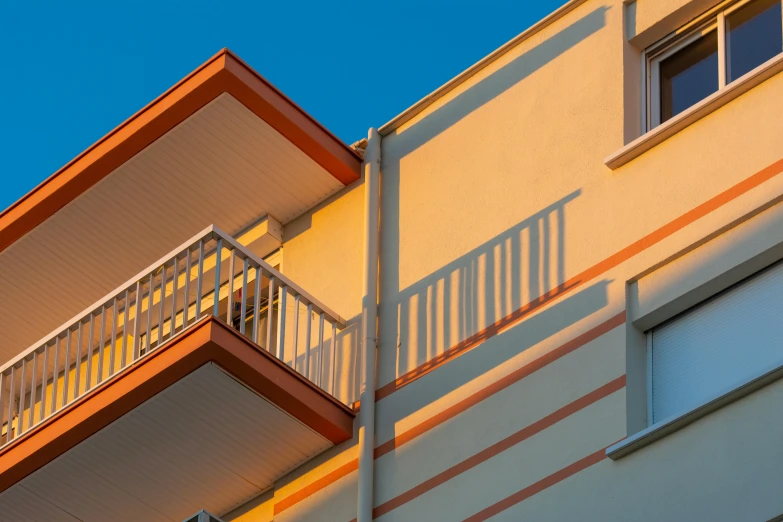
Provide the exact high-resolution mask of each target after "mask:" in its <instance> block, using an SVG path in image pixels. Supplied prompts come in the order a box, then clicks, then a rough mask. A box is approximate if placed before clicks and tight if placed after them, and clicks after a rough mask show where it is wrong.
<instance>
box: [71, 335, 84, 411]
mask: <svg viewBox="0 0 783 522" xmlns="http://www.w3.org/2000/svg"><path fill="white" fill-rule="evenodd" d="M76 325H77V326H76V364H75V367H74V371H73V398H74V399H75V398H76V397H78V396H79V380H80V374H81V371H80V370H81V365H82V322H81V321H79V322H78V323H76Z"/></svg>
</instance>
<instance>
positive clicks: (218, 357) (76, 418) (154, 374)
mask: <svg viewBox="0 0 783 522" xmlns="http://www.w3.org/2000/svg"><path fill="white" fill-rule="evenodd" d="M209 362H214V363H216V364H218V365H219V366H220V367H221V368H223V369H224V370H226V371H227V372H228V373H230V374H231V375H233V376H235V377H236V378H237V379H239V380H240V381H242V382H243V383H244V384H245V385H246V386H248V387H249V388H251V389H253V390H254V391H256V392H257V393H259V394H260V395H263V396H264V397H265V398H266V399H267V400H269V401H270V402H272V403H273V404H275V405H276V406H277V407H279V408H280V409H282V410H283V411H285V412H286V413H288V414H289V415H291V416H293V417H295V418H297V419H299V420H300V421H301V422H302V423H304V424H305V425H307V426H309V427H310V428H312V429H313V430H314V431H316V432H318V433H320V434H321V435H322V436H323V437H325V438H327V439H329V440H330V441H331V442H332V443H334V444H340V443H342V442H345V441H346V440H348V439H350V438H351V437H352V436H353V419H354V415H353V412H352V411H351V410H350V408H348V407H347V406H345V405H343V404H342V403H340V402H338V401H337V400H336V399H334V398H333V397H331V396H330V395H328V394H326V393H325V392H324V391H323V390H321V389H320V388H318V387H317V386H315V385H314V384H312V383H311V382H310V381H308V380H307V379H305V378H304V377H302V376H301V375H299V374H298V373H296V372H295V371H294V370H292V369H291V368H289V367H288V366H286V365H285V364H284V363H282V362H281V361H279V360H278V359H277V358H275V357H274V356H272V355H270V354H269V353H267V352H266V351H264V350H262V349H260V348H259V347H257V346H256V345H255V344H253V343H251V342H250V341H249V340H247V339H246V338H245V337H243V336H241V335H240V334H238V333H237V332H235V331H234V330H232V329H231V328H229V327H228V326H226V325H225V324H223V323H222V322H220V321H218V320H216V319H215V318H214V317H211V316H210V317H209V318H206V319H203V320H202V321H201V322H200V323H199V324H197V325H194V326H192V327H191V328H190V329H189V330H187V331H186V332H185V333H183V334H182V335H181V336H180V337H177V338H175V339H174V340H173V341H171V342H170V343H169V344H167V345H164V346H163V347H161V348H160V349H159V350H157V351H155V352H153V353H152V354H150V355H149V356H147V357H144V358H142V359H141V360H139V361H138V362H137V363H136V364H134V365H133V366H131V367H130V368H128V369H126V370H125V371H123V372H121V373H120V374H119V375H117V376H116V377H115V378H114V379H112V380H110V381H107V382H106V383H105V384H104V385H101V386H99V387H97V388H95V389H94V390H92V391H91V392H90V393H89V394H87V395H85V396H84V397H83V398H81V399H79V400H78V401H76V402H75V403H73V404H72V405H70V406H68V407H67V408H65V409H64V410H62V411H60V412H59V413H57V414H56V415H54V416H53V417H51V418H50V419H48V420H46V421H45V422H44V423H42V424H41V425H39V426H37V427H36V428H34V429H33V430H32V431H29V432H27V433H25V434H24V435H22V436H21V437H20V438H19V439H17V440H16V441H14V442H12V443H11V444H9V445H8V446H6V447H5V448H3V449H2V450H0V470H2V472H0V492H2V491H5V490H6V489H8V488H9V487H11V486H12V485H14V484H16V483H17V482H19V481H20V480H22V479H23V478H25V477H26V476H28V475H30V474H31V473H33V472H34V471H36V470H38V469H40V468H41V467H42V466H44V465H46V464H47V463H49V462H51V461H52V460H54V459H55V458H57V457H58V456H60V455H62V454H63V453H65V452H66V451H68V450H69V449H71V448H72V447H74V446H75V445H77V444H79V443H80V442H82V441H84V440H85V439H87V438H89V437H90V436H92V435H93V434H95V433H96V432H98V431H99V430H101V429H102V428H104V427H106V426H108V425H109V424H111V423H112V422H114V421H115V420H117V419H119V418H120V417H122V416H123V415H125V414H126V413H128V412H130V411H132V410H133V409H134V408H136V407H138V406H139V405H141V404H142V403H143V402H145V401H146V400H148V399H150V398H151V397H153V396H154V395H156V394H157V393H160V392H161V391H163V390H165V389H166V388H167V387H169V386H171V385H172V384H174V383H175V382H177V381H179V380H180V379H182V378H183V377H185V376H187V375H188V374H190V373H191V372H193V371H194V370H196V369H198V368H200V367H201V366H203V365H204V364H207V363H209Z"/></svg>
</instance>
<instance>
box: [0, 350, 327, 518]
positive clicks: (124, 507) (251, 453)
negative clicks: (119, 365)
mask: <svg viewBox="0 0 783 522" xmlns="http://www.w3.org/2000/svg"><path fill="white" fill-rule="evenodd" d="M330 446H331V443H330V442H329V441H327V440H326V439H324V438H323V437H321V436H320V435H318V434H316V433H315V432H313V431H312V430H311V429H309V428H307V427H306V426H305V425H303V424H302V423H300V422H299V421H297V420H295V419H293V418H292V417H290V416H289V415H288V414H286V413H284V412H283V411H282V410H280V409H278V408H277V407H276V406H274V405H273V404H271V403H270V402H268V401H267V400H266V399H264V398H263V397H261V396H259V395H258V394H256V393H255V392H253V391H251V390H250V389H248V388H247V387H245V386H244V385H242V384H241V383H239V382H238V381H236V380H235V379H234V378H232V377H230V376H229V375H227V374H226V373H225V372H223V371H222V370H221V369H220V368H218V367H217V366H216V365H214V364H208V365H206V366H203V367H201V368H200V369H198V370H196V371H195V372H193V373H191V374H190V375H188V376H187V377H185V378H184V379H182V380H180V381H179V382H177V383H176V384H174V385H172V386H170V387H169V388H167V389H166V390H164V391H163V392H161V393H160V394H158V395H156V396H155V397H153V398H152V399H150V400H148V401H147V402H145V403H144V404H142V405H141V406H139V407H138V408H136V409H135V410H133V411H132V412H130V413H128V414H127V415H125V416H123V417H122V418H120V419H119V420H117V421H115V422H114V423H112V424H110V425H109V426H107V427H106V428H104V429H103V430H101V431H100V432H98V433H96V434H95V435H93V436H92V437H90V438H89V439H87V440H85V441H84V442H82V443H81V444H79V445H78V446H76V447H74V448H73V449H71V450H69V451H67V452H66V453H64V454H63V455H61V456H60V457H58V458H57V459H55V460H54V461H52V462H51V463H49V464H47V465H46V466H44V467H43V468H41V469H40V470H38V471H36V472H35V473H33V474H32V475H29V476H28V477H26V478H25V479H23V480H22V481H20V482H19V483H17V484H15V485H14V486H12V487H11V488H9V489H7V490H6V491H4V492H3V493H2V494H0V513H15V514H18V515H17V516H18V518H14V520H28V519H29V520H35V521H40V520H54V521H59V520H62V521H68V522H70V521H72V520H80V521H83V522H105V521H106V520H111V521H113V522H138V521H139V520H144V521H145V522H158V521H160V522H172V521H173V522H181V521H182V520H183V519H185V517H187V516H188V515H191V514H193V513H194V512H196V511H198V510H199V509H202V508H205V509H207V510H208V511H211V512H213V513H225V512H227V511H230V510H231V509H233V508H234V507H236V506H237V505H239V504H241V503H243V502H245V501H246V500H248V499H250V498H252V497H255V496H257V495H258V494H260V493H262V492H263V491H265V490H267V489H269V488H270V487H272V486H273V484H274V481H275V480H276V479H278V478H280V477H281V476H283V475H285V474H286V473H287V472H288V471H290V470H291V469H292V468H294V467H296V466H298V465H300V464H301V463H302V462H303V461H306V460H309V459H311V458H313V457H314V456H315V455H317V454H319V453H321V452H322V451H324V450H325V449H327V448H328V447H330Z"/></svg>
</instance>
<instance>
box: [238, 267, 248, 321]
mask: <svg viewBox="0 0 783 522" xmlns="http://www.w3.org/2000/svg"><path fill="white" fill-rule="evenodd" d="M248 270H250V263H249V260H248V258H247V256H245V262H244V264H243V265H242V297H241V299H242V304H241V305H240V307H239V333H241V334H242V335H245V323H246V322H247V321H246V320H245V317H246V316H247V272H248Z"/></svg>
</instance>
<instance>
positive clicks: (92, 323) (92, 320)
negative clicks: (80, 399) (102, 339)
mask: <svg viewBox="0 0 783 522" xmlns="http://www.w3.org/2000/svg"><path fill="white" fill-rule="evenodd" d="M94 336H95V314H94V313H93V312H90V328H89V330H88V334H87V368H85V370H84V393H87V392H88V391H90V382H91V380H92V340H93V337H94Z"/></svg>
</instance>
